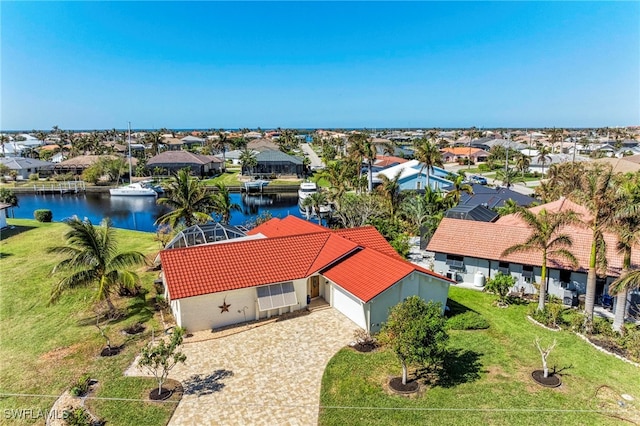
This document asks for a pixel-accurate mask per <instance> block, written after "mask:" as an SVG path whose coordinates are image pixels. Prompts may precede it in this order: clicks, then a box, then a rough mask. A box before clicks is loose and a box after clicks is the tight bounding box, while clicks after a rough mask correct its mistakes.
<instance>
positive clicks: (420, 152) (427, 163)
mask: <svg viewBox="0 0 640 426" xmlns="http://www.w3.org/2000/svg"><path fill="white" fill-rule="evenodd" d="M415 157H416V160H418V161H420V163H421V167H420V172H421V173H422V170H423V169H424V168H426V169H427V183H426V185H425V187H427V186H431V185H430V183H429V174H430V172H431V171H432V170H433V168H434V167H435V166H438V167H442V153H441V152H440V149H439V148H438V145H436V144H435V143H431V141H429V139H426V138H420V139H418V140H416V142H415Z"/></svg>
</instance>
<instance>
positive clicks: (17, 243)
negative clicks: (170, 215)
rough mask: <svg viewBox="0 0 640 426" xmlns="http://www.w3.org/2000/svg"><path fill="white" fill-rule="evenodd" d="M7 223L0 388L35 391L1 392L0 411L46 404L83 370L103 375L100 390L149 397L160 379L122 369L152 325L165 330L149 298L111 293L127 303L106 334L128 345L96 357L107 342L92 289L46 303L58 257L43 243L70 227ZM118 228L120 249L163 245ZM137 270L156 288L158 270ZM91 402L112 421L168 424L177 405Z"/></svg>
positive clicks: (0, 293) (1, 273) (1, 251)
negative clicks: (136, 331) (130, 329)
mask: <svg viewBox="0 0 640 426" xmlns="http://www.w3.org/2000/svg"><path fill="white" fill-rule="evenodd" d="M8 222H9V224H10V225H13V226H15V228H14V229H11V230H7V231H3V232H2V235H1V238H0V339H1V340H0V342H1V344H0V360H1V362H0V393H2V394H31V395H35V396H32V397H18V396H9V397H6V396H4V397H2V398H0V412H2V413H6V412H5V411H4V410H19V409H25V410H28V409H31V410H34V411H36V412H37V410H41V411H42V412H44V411H45V410H49V409H50V408H51V406H52V404H53V403H54V401H55V399H56V398H57V397H58V396H59V395H60V394H61V393H62V392H63V391H64V390H66V389H68V388H69V387H70V386H71V385H72V383H73V382H74V381H75V380H77V379H78V378H79V377H80V376H81V375H82V374H83V373H89V374H90V375H91V377H92V378H94V379H96V380H98V381H99V384H98V389H97V393H96V395H95V396H98V397H118V398H126V399H140V398H146V395H147V394H148V390H150V389H152V388H153V387H154V385H155V382H154V381H153V380H152V379H146V378H131V377H124V376H123V374H122V373H123V371H124V370H125V369H126V367H127V366H128V365H130V364H131V362H132V361H133V359H134V357H135V356H136V355H137V354H138V353H139V351H140V347H141V346H142V345H143V344H144V342H145V341H146V340H148V338H149V336H150V334H151V330H152V329H155V330H156V331H158V330H161V329H162V326H161V325H160V322H159V320H158V319H157V316H156V315H157V314H155V312H154V311H153V309H152V308H151V304H150V302H149V303H147V302H146V301H142V299H139V298H138V299H135V298H114V299H113V300H114V302H116V306H118V307H120V308H127V312H128V315H127V316H126V317H125V318H124V319H122V320H119V321H118V322H115V323H111V324H109V325H108V326H107V330H108V331H107V333H108V335H109V337H110V338H111V342H112V345H114V346H115V345H121V344H125V349H124V350H123V352H121V353H120V354H118V355H116V356H113V357H105V358H101V357H99V356H98V354H99V352H100V350H101V349H102V348H103V347H104V345H105V341H104V339H103V338H102V337H101V336H100V334H99V333H98V329H97V328H96V327H95V313H94V312H93V310H92V300H91V299H92V292H91V291H90V290H87V289H79V290H76V291H73V292H70V293H67V294H65V295H63V296H62V297H61V299H60V301H59V302H58V303H57V304H55V305H53V306H47V302H48V299H49V294H50V291H51V286H52V284H53V283H54V281H55V279H56V278H53V277H51V276H50V275H49V273H50V271H51V269H52V267H53V266H54V265H55V264H56V263H57V261H59V258H57V257H54V256H52V255H50V254H48V253H46V249H47V247H49V246H53V245H63V244H64V243H65V241H64V238H63V235H64V233H65V232H66V230H67V229H68V228H67V226H66V225H64V224H62V223H38V222H36V221H32V220H18V219H13V220H9V221H8ZM116 235H117V240H118V242H119V250H121V251H128V250H138V251H141V252H143V253H145V254H148V255H149V256H150V257H151V258H152V256H155V254H156V253H157V252H158V250H159V248H160V246H159V243H157V242H155V241H154V235H153V234H151V233H142V232H135V231H125V230H118V231H117V234H116ZM138 272H139V273H140V274H141V276H142V279H143V285H144V287H145V288H146V289H152V287H153V280H154V279H155V278H156V277H157V272H146V268H145V267H142V268H140V270H139V271H138ZM151 294H155V293H154V291H153V290H151V291H150V293H149V296H147V299H150V298H151V297H150V295H151ZM136 322H144V323H145V326H146V331H145V332H144V333H143V334H142V335H137V336H135V337H134V336H131V337H125V336H124V335H123V334H122V333H121V330H122V329H123V328H125V327H127V326H130V325H132V324H134V323H136ZM38 395H42V396H38ZM87 405H88V406H89V407H90V409H91V410H92V411H93V412H94V413H95V414H97V415H98V416H99V417H102V418H104V419H106V420H108V423H109V424H113V425H130V424H136V425H162V424H166V423H167V421H168V419H169V417H170V415H171V413H172V411H173V409H174V407H175V404H151V403H146V402H138V401H133V402H122V401H108V400H99V401H98V400H88V401H87ZM124 407H126V408H127V409H123V408H124ZM2 422H6V423H4V424H21V423H37V424H44V421H43V420H42V419H39V420H38V419H31V420H22V421H15V420H8V419H6V418H5V416H3V418H2V419H0V423H2Z"/></svg>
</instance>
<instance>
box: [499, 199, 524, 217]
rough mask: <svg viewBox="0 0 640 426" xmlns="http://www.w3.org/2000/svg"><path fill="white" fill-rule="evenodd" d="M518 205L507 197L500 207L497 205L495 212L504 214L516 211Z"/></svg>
mask: <svg viewBox="0 0 640 426" xmlns="http://www.w3.org/2000/svg"><path fill="white" fill-rule="evenodd" d="M519 207H520V206H518V203H516V202H515V201H514V200H512V199H511V198H509V199H508V200H505V202H504V204H503V205H502V207H498V208H497V209H496V212H497V213H498V214H499V215H500V216H506V215H508V214H513V213H516V212H517V211H518V208H519Z"/></svg>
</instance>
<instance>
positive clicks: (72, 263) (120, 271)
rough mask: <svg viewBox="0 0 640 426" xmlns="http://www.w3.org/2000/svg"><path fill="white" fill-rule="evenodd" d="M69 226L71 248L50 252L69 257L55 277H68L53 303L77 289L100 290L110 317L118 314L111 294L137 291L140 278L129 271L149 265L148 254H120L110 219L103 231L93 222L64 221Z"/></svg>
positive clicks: (55, 270)
mask: <svg viewBox="0 0 640 426" xmlns="http://www.w3.org/2000/svg"><path fill="white" fill-rule="evenodd" d="M64 223H66V224H67V225H68V226H69V228H70V229H69V231H67V233H66V234H65V240H66V241H67V244H66V245H64V246H55V247H51V248H49V249H48V251H49V253H56V254H61V255H64V256H66V258H65V259H64V260H62V261H61V262H60V263H58V264H57V265H56V266H55V267H54V268H53V271H52V274H58V273H61V274H64V277H63V278H62V279H61V280H60V281H58V283H57V284H55V285H54V287H53V290H52V292H51V298H50V299H49V303H50V304H52V303H55V302H57V301H58V299H59V298H60V296H61V295H62V294H63V293H65V292H67V291H69V290H71V289H74V288H78V287H89V286H96V291H95V299H97V300H104V301H105V302H106V303H107V307H108V310H109V315H110V316H112V315H113V314H115V306H114V305H113V303H112V302H111V294H113V293H114V292H115V291H117V290H118V289H120V288H127V289H134V288H135V286H136V285H137V284H138V283H139V282H140V278H139V277H138V274H137V273H136V272H134V271H130V270H128V269H127V268H130V267H133V266H137V265H142V264H144V263H145V256H144V254H142V253H140V252H137V251H129V252H123V253H121V252H118V242H117V240H116V238H115V229H114V228H113V227H112V226H111V221H110V220H109V219H108V218H107V219H105V220H103V221H102V223H101V225H100V226H99V227H95V226H93V224H92V223H91V221H90V220H88V219H85V220H80V219H78V218H77V217H74V218H71V219H67V220H65V221H64Z"/></svg>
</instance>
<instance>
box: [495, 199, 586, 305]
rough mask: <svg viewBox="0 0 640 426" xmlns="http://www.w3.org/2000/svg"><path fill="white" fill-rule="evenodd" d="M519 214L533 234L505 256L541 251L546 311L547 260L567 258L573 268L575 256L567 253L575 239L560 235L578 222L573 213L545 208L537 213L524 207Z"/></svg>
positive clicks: (541, 302)
mask: <svg viewBox="0 0 640 426" xmlns="http://www.w3.org/2000/svg"><path fill="white" fill-rule="evenodd" d="M516 215H518V216H519V217H520V218H521V219H522V220H523V221H524V223H525V224H526V225H527V227H528V228H529V229H531V235H530V236H529V238H527V240H526V241H525V242H524V243H519V244H515V245H512V246H511V247H509V248H507V249H506V250H504V251H503V252H502V256H508V255H510V254H512V253H521V252H529V251H539V252H541V254H542V263H541V266H542V272H541V274H540V290H539V297H538V310H540V311H543V310H544V306H545V301H546V296H547V261H548V259H549V257H554V258H564V259H566V260H568V261H569V262H570V263H571V264H572V265H576V264H577V260H576V257H575V256H574V255H573V253H571V252H570V251H569V250H568V248H569V247H571V246H572V245H573V240H572V239H571V237H570V236H569V235H567V234H562V233H560V232H561V230H562V228H563V227H564V226H566V225H571V224H575V223H578V218H577V217H576V214H575V213H574V212H572V211H569V212H559V213H549V212H547V210H546V209H542V210H540V212H538V213H537V214H534V213H532V212H531V211H530V210H527V209H525V208H522V207H521V208H519V209H518V212H517V213H516Z"/></svg>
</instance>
